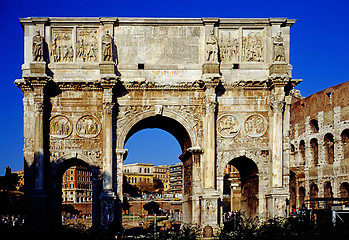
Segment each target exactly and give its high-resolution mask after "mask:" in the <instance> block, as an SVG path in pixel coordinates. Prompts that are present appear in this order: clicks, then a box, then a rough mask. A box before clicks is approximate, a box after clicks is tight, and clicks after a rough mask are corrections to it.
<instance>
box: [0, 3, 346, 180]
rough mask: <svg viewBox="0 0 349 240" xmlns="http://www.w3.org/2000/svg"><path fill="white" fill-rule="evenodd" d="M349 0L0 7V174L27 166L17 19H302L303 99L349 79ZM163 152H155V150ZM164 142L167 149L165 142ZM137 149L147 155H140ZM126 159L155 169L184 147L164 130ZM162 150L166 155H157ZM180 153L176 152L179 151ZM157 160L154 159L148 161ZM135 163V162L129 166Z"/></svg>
mask: <svg viewBox="0 0 349 240" xmlns="http://www.w3.org/2000/svg"><path fill="white" fill-rule="evenodd" d="M348 12H349V1H348V0H342V1H322V0H319V1H306V0H302V1H300V0H294V1H260V0H249V1H241V0H239V1H234V0H230V1H206V0H195V1H190V0H176V1H150V0H148V1H144V0H142V1H139V0H130V1H127V0H123V1H95V0H94V1H92V0H84V1H80V0H79V1H72V0H69V1H68V0H61V1H51V0H45V1H42V0H41V1H40V0H25V1H24V0H1V1H0V19H1V26H2V27H1V34H0V54H1V57H0V71H1V80H0V81H1V88H0V108H1V110H2V112H1V117H0V152H1V154H0V175H3V174H4V172H5V167H6V166H10V167H12V170H20V169H22V168H23V152H22V149H23V107H22V92H21V91H20V90H19V89H18V88H17V87H16V86H15V85H14V84H13V82H14V80H15V79H17V78H21V65H22V63H23V31H22V29H21V26H20V24H19V21H18V18H22V17H28V16H55V17H63V16H66V17H73V16H91V17H99V16H116V17H221V18H229V17H230V18H239V17H243V18H250V17H263V18H268V17H287V18H295V19H297V22H296V24H295V25H294V26H293V27H292V28H291V60H290V62H291V64H292V65H293V78H297V79H299V78H300V79H304V80H303V83H301V84H300V85H299V86H298V87H296V88H298V89H300V90H301V92H302V94H303V96H308V95H311V94H313V93H315V92H318V91H320V90H322V89H325V88H327V87H330V86H333V85H336V84H339V83H342V82H345V81H348V80H349V74H348V69H349V66H348V65H349V64H348V62H349V61H348V57H349V44H348V41H349V25H348V23H347V16H348ZM156 141H157V142H158V144H160V145H157V146H161V147H160V148H154V147H152V146H154V145H156V144H157V143H156ZM165 143H167V144H165ZM137 146H143V147H144V149H142V150H138V151H137ZM126 147H127V148H129V150H130V154H129V157H128V158H133V159H153V161H154V163H155V164H158V162H160V163H167V162H170V163H171V162H172V163H173V162H176V161H177V157H178V155H179V154H178V153H180V148H179V145H178V143H177V142H176V140H175V139H174V138H173V137H172V136H171V135H169V134H168V133H166V132H164V131H160V130H158V131H156V130H155V131H150V130H145V131H142V132H139V133H137V134H135V135H134V136H133V137H131V138H130V140H129V142H128V143H127V145H126ZM159 149H163V151H162V152H157V153H156V154H155V152H156V151H159ZM176 149H177V150H176ZM151 154H154V155H151ZM146 156H148V157H146ZM127 161H128V162H129V161H132V159H128V160H127Z"/></svg>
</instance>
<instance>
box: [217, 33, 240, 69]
mask: <svg viewBox="0 0 349 240" xmlns="http://www.w3.org/2000/svg"><path fill="white" fill-rule="evenodd" d="M240 42H241V40H240V34H239V30H230V29H229V30H225V29H222V30H220V31H219V50H220V52H219V54H220V60H221V62H222V63H234V62H239V60H240V59H239V58H240Z"/></svg>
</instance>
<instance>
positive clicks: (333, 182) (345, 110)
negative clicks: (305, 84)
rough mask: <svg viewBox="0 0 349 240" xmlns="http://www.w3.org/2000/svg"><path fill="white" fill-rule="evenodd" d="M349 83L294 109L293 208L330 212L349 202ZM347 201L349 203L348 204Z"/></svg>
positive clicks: (301, 101) (305, 100)
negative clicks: (333, 206) (334, 206)
mask: <svg viewBox="0 0 349 240" xmlns="http://www.w3.org/2000/svg"><path fill="white" fill-rule="evenodd" d="M348 93H349V82H345V83H342V84H339V85H336V86H333V87H330V88H327V89H325V90H323V91H320V92H318V93H315V94H313V95H311V96H309V97H306V98H301V97H300V95H299V94H298V96H296V97H294V98H293V99H294V103H293V104H292V106H291V127H290V136H291V146H290V149H291V155H290V170H291V171H290V205H291V207H295V208H301V207H303V206H306V207H310V208H313V209H324V208H330V206H331V204H333V203H343V202H345V201H348V200H349V199H348V198H349V96H348ZM345 198H347V200H345Z"/></svg>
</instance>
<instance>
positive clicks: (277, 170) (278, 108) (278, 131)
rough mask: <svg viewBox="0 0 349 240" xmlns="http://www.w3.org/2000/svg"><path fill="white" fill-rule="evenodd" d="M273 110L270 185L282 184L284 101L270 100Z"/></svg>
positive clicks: (278, 185) (280, 185) (279, 185)
mask: <svg viewBox="0 0 349 240" xmlns="http://www.w3.org/2000/svg"><path fill="white" fill-rule="evenodd" d="M271 108H272V110H273V118H272V122H273V136H272V137H273V138H272V139H273V149H272V153H273V155H272V186H273V187H282V186H283V121H282V118H283V117H282V115H283V111H284V102H283V101H280V100H276V101H272V102H271Z"/></svg>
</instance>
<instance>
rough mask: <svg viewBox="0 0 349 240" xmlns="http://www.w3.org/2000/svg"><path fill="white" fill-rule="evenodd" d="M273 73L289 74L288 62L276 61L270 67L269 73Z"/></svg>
mask: <svg viewBox="0 0 349 240" xmlns="http://www.w3.org/2000/svg"><path fill="white" fill-rule="evenodd" d="M272 74H277V75H281V74H287V64H286V63H274V64H272V65H271V66H270V68H269V75H272Z"/></svg>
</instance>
